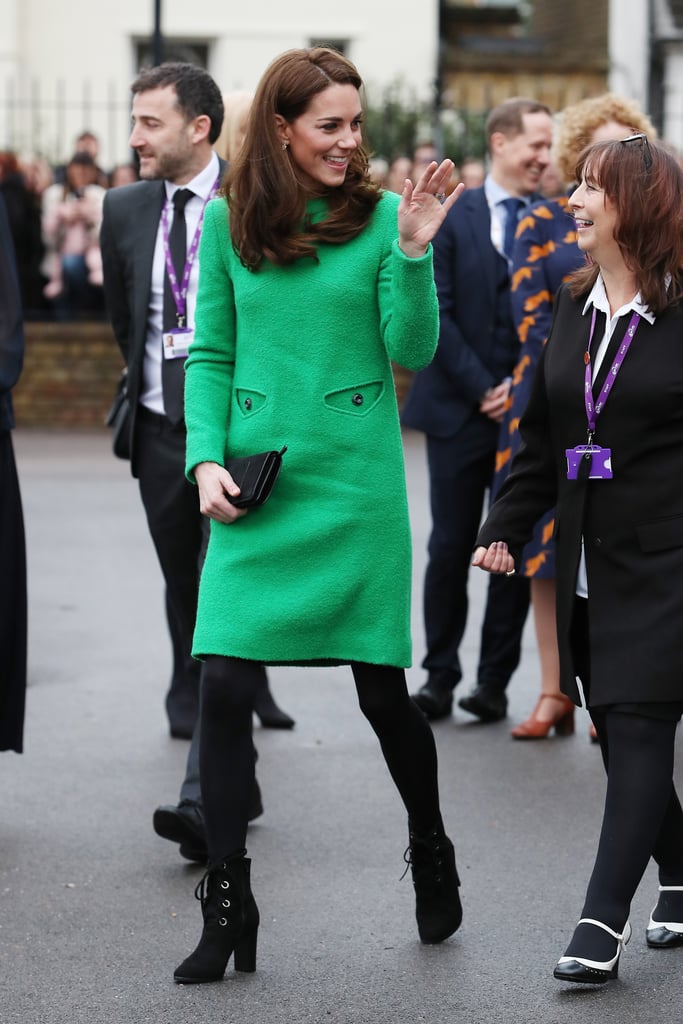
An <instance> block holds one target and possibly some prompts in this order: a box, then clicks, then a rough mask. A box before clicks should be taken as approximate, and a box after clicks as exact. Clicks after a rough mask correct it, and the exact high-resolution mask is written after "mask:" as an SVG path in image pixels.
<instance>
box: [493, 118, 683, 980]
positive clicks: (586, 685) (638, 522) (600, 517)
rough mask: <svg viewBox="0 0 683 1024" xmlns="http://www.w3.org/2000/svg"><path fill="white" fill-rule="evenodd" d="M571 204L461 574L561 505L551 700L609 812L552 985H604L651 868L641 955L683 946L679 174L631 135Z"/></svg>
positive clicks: (510, 567) (586, 163) (682, 249)
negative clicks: (569, 248)
mask: <svg viewBox="0 0 683 1024" xmlns="http://www.w3.org/2000/svg"><path fill="white" fill-rule="evenodd" d="M577 181H579V182H580V185H579V187H578V188H577V190H576V191H575V192H574V193H573V195H572V197H571V199H570V201H569V202H570V207H571V209H572V213H573V215H574V218H575V222H576V227H577V232H578V242H579V246H580V247H581V249H583V251H584V252H585V253H587V254H588V256H589V257H590V259H589V262H588V263H587V265H586V266H585V267H583V268H581V269H580V270H578V271H577V272H576V273H575V274H574V275H573V277H572V278H571V280H570V283H569V286H568V287H565V288H563V289H562V290H561V292H560V293H559V297H558V301H557V303H556V310H555V318H554V322H553V327H552V330H551V333H550V337H549V339H548V343H547V345H546V348H545V350H544V353H543V356H542V358H541V361H540V363H539V367H538V372H537V375H536V378H535V382H534V388H533V392H532V395H531V398H530V401H529V405H528V407H527V410H526V413H525V415H524V416H523V418H522V422H521V424H520V432H521V435H522V440H523V444H522V447H521V449H520V451H519V453H518V455H517V456H516V458H515V460H514V462H513V467H512V472H511V474H510V476H509V477H508V480H507V481H506V483H505V484H504V486H503V488H502V489H501V492H500V495H499V498H498V500H497V501H496V503H495V505H494V506H493V508H492V510H491V513H490V515H489V517H488V519H487V520H486V522H485V524H484V526H483V528H482V530H481V532H480V534H479V538H478V541H477V543H478V545H479V546H478V547H477V549H476V551H475V555H474V560H473V564H474V565H478V566H480V567H481V568H482V569H486V570H488V571H489V572H495V573H506V574H507V575H512V573H514V570H515V562H516V560H518V559H519V556H520V554H521V551H522V548H523V546H524V544H525V543H526V542H527V541H528V539H529V537H530V536H531V532H532V528H533V525H534V523H535V522H536V521H537V519H538V518H539V517H540V516H541V515H542V514H543V513H544V512H545V511H546V510H547V509H549V508H551V507H552V506H553V504H555V503H556V504H557V510H558V511H557V519H556V527H555V536H556V540H557V557H558V562H557V580H558V600H557V626H558V644H559V650H560V672H561V687H562V690H563V692H564V693H566V694H567V695H568V696H569V697H571V698H572V699H573V700H574V702H575V703H577V704H580V703H581V693H580V690H579V687H578V685H577V677H578V679H579V680H580V683H581V686H582V689H583V697H584V698H585V701H586V704H587V706H588V708H589V710H590V713H591V716H592V719H593V722H594V723H595V727H596V729H597V733H598V737H599V741H600V746H601V749H602V756H603V760H604V763H605V768H606V770H607V797H606V803H605V813H604V818H603V824H602V831H601V835H600V842H599V846H598V852H597V857H596V861H595V866H594V869H593V873H592V875H591V879H590V883H589V886H588V891H587V894H586V899H585V903H584V907H583V912H582V915H581V920H580V921H579V923H578V925H577V927H576V929H575V931H574V935H573V937H572V939H571V942H570V943H569V946H568V948H567V950H566V953H565V955H564V956H563V957H562V958H561V959H560V961H559V963H558V965H557V967H556V968H555V972H554V973H555V977H556V978H558V979H560V980H563V981H578V982H586V983H591V984H600V983H603V982H605V981H607V980H609V979H610V978H614V977H616V975H617V971H618V965H619V956H620V954H621V951H622V948H623V947H624V945H625V944H626V942H628V940H629V938H630V935H631V926H630V924H629V923H628V916H629V910H630V904H631V900H632V898H633V894H634V893H635V890H636V888H637V886H638V884H639V882H640V879H641V878H642V875H643V872H644V871H645V868H646V866H647V863H648V861H649V858H650V857H651V856H652V857H654V859H655V861H656V862H657V864H658V867H659V881H660V886H659V898H658V902H657V905H656V906H655V908H654V910H653V911H652V914H651V917H650V921H649V923H648V926H647V930H646V938H647V943H648V945H649V946H651V947H655V948H662V947H670V946H677V945H683V812H682V811H681V805H680V803H679V800H678V797H677V795H676V791H675V788H674V784H673V760H674V742H675V734H676V726H677V724H678V721H679V719H680V717H681V713H682V712H683V642H682V640H681V624H682V623H683V303H682V302H681V299H682V297H683V173H682V172H681V169H680V167H679V165H678V163H677V162H676V160H675V159H674V158H673V157H672V156H671V155H670V154H669V153H667V152H666V150H664V149H663V148H661V147H659V146H656V145H654V144H648V140H647V138H646V137H645V136H644V135H635V136H632V137H631V138H629V139H625V140H623V141H621V142H604V143H598V144H596V145H594V146H591V147H589V148H588V149H587V150H585V151H584V153H583V154H582V157H581V159H580V161H579V166H578V168H577Z"/></svg>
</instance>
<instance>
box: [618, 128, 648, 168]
mask: <svg viewBox="0 0 683 1024" xmlns="http://www.w3.org/2000/svg"><path fill="white" fill-rule="evenodd" d="M619 142H620V143H621V144H622V146H629V145H631V144H633V145H636V144H638V145H639V146H640V148H641V149H642V151H643V163H644V164H645V170H646V171H649V170H650V168H651V167H652V153H651V152H650V143H649V142H648V141H647V135H646V134H645V132H635V133H634V134H633V135H629V136H628V138H626V139H619Z"/></svg>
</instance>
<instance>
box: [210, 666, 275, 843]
mask: <svg viewBox="0 0 683 1024" xmlns="http://www.w3.org/2000/svg"><path fill="white" fill-rule="evenodd" d="M263 672H264V668H263V666H262V665H259V664H258V663H257V662H253V661H242V660H240V659H238V658H223V657H219V656H217V655H214V656H212V657H209V658H207V659H206V661H205V663H204V671H203V674H202V688H201V705H200V716H201V717H200V742H199V771H200V779H201V791H202V803H203V806H204V821H205V824H206V839H207V846H208V850H209V863H214V862H215V861H217V860H219V859H220V858H225V857H229V856H231V855H232V854H234V853H237V852H238V851H239V850H242V849H243V848H244V846H245V844H246V836H247V823H248V818H249V803H250V800H251V795H252V793H253V788H254V745H253V740H252V723H253V707H254V694H255V693H256V690H257V688H258V686H259V683H260V680H261V678H262V675H263Z"/></svg>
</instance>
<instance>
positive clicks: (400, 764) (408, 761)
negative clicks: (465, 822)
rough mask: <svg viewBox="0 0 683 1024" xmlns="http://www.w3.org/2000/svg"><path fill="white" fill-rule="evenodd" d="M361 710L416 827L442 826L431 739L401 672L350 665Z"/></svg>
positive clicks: (424, 830) (385, 667) (420, 830)
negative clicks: (374, 734) (375, 737)
mask: <svg viewBox="0 0 683 1024" xmlns="http://www.w3.org/2000/svg"><path fill="white" fill-rule="evenodd" d="M351 668H352V671H353V678H354V681H355V683H356V690H357V693H358V702H359V704H360V708H361V711H362V712H363V714H364V715H365V717H366V718H367V720H368V721H369V723H370V725H371V726H372V728H373V729H374V731H375V733H376V735H377V738H378V739H379V743H380V747H381V748H382V753H383V755H384V760H385V761H386V764H387V768H388V769H389V773H390V774H391V777H392V779H393V780H394V783H395V784H396V787H397V789H398V791H399V793H400V795H401V799H402V800H403V803H404V804H405V807H406V810H407V811H408V817H409V818H410V822H411V825H412V826H413V828H414V829H415V831H416V832H418V833H420V834H426V833H427V832H428V831H430V830H431V829H434V828H437V829H439V828H441V827H442V821H441V812H440V810H439V785H438V778H437V759H436V744H435V743H434V735H433V733H432V730H431V729H430V727H429V725H428V723H427V721H426V719H425V717H424V715H423V714H422V712H421V711H419V710H418V708H417V707H416V706H415V704H414V703H413V702H412V700H411V699H410V696H409V694H408V688H407V686H406V679H405V672H404V671H403V669H401V668H394V667H392V666H390V665H368V664H364V663H360V662H354V663H353V664H352V665H351Z"/></svg>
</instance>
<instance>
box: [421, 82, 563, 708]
mask: <svg viewBox="0 0 683 1024" xmlns="http://www.w3.org/2000/svg"><path fill="white" fill-rule="evenodd" d="M486 136H487V142H488V149H489V157H490V167H489V171H488V174H487V176H486V180H485V182H484V185H483V186H482V187H480V188H475V189H471V190H468V191H467V192H465V193H464V194H463V196H462V197H461V198H460V200H459V201H458V203H457V204H456V205H455V206H454V207H453V209H452V210H451V211H450V213H449V214H448V217H447V218H446V220H445V222H444V224H443V226H442V228H441V230H440V231H439V233H438V235H437V236H436V238H435V240H434V275H435V279H436V287H437V292H438V296H439V309H440V336H439V345H438V348H437V352H436V355H435V357H434V360H433V362H432V363H431V364H430V365H429V366H428V367H427V368H426V369H425V370H422V371H421V372H420V373H418V374H416V376H415V378H414V380H413V383H412V386H411V389H410V391H409V393H408V397H407V399H406V402H405V406H404V409H403V423H404V424H405V425H406V426H409V427H413V428H415V429H417V430H421V431H423V432H424V433H425V434H426V435H427V459H428V465H429V477H430V501H431V512H432V533H431V536H430V540H429V559H428V564H427V571H426V576H425V585H424V618H425V632H426V644H427V654H426V656H425V659H424V662H423V665H424V667H425V669H426V670H427V673H428V675H427V680H426V682H425V684H424V685H423V686H422V687H421V688H420V690H418V692H417V693H416V694H414V695H413V699H414V700H415V702H416V703H417V704H418V706H419V707H420V708H421V709H422V710H423V711H424V713H425V714H426V715H427V717H428V718H430V719H437V718H443V717H445V716H447V715H449V714H450V713H451V709H452V706H453V690H454V688H455V686H456V685H457V684H458V682H459V681H460V679H461V678H462V671H461V666H460V660H459V654H458V651H459V647H460V643H461V641H462V637H463V633H464V631H465V625H466V621H467V604H468V602H467V578H468V573H469V566H470V561H471V556H472V551H473V547H474V542H475V539H476V535H477V531H478V528H479V524H480V520H481V516H482V510H483V506H484V498H485V495H486V491H487V489H488V488H489V487H490V485H491V480H492V478H493V472H494V465H495V455H496V449H497V447H498V434H499V424H500V421H501V419H502V416H503V412H504V409H505V403H506V401H507V397H508V391H509V388H510V375H511V373H512V370H513V367H514V366H515V363H516V362H517V357H518V351H519V340H518V337H517V332H516V330H515V327H514V324H513V322H512V316H511V312H510V302H509V293H510V257H511V248H512V241H513V239H514V232H515V229H516V225H517V221H518V219H519V216H520V214H521V213H522V211H523V210H524V208H525V206H526V205H528V204H530V203H531V202H532V201H534V200H535V199H536V198H539V197H538V195H537V189H538V183H539V179H540V177H541V174H542V172H543V170H544V169H545V168H546V167H547V165H548V163H549V161H550V146H551V142H552V120H551V114H550V111H549V110H548V108H547V107H546V106H544V105H543V104H541V103H537V102H536V101H534V100H529V99H525V98H515V99H510V100H507V101H506V102H504V103H502V104H500V105H499V106H497V107H495V108H494V109H493V110H492V111H491V112H490V114H489V116H488V118H487V122H486ZM528 604H529V585H528V580H526V579H523V578H518V577H511V578H510V579H506V578H505V577H504V576H503V577H501V576H492V577H491V580H490V584H489V592H488V599H487V606H486V612H485V616H484V623H483V627H482V636H481V649H480V659H479V668H478V672H477V683H476V686H475V688H474V690H473V691H472V693H471V694H469V695H468V696H466V697H463V698H462V699H461V700H460V702H459V703H460V706H461V707H463V708H464V709H465V710H466V711H469V712H471V713H472V714H474V715H476V716H477V717H478V718H480V719H481V720H482V721H485V722H491V721H497V720H498V719H501V718H503V717H504V716H505V714H506V713H507V697H506V694H505V689H506V687H507V684H508V682H509V680H510V677H511V675H512V673H513V672H514V670H515V668H516V667H517V665H518V663H519V657H520V647H521V635H522V630H523V628H524V622H525V619H526V614H527V610H528Z"/></svg>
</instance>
